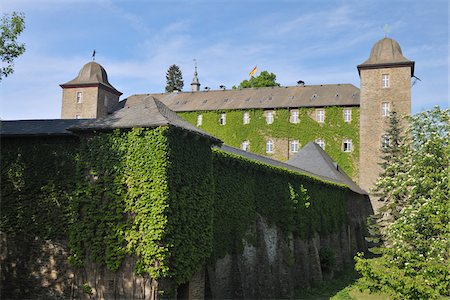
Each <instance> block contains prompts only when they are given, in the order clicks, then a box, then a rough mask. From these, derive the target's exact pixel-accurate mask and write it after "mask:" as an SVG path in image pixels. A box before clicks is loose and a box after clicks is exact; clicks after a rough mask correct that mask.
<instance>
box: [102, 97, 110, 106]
mask: <svg viewBox="0 0 450 300" xmlns="http://www.w3.org/2000/svg"><path fill="white" fill-rule="evenodd" d="M108 104H109V98H108V96H107V95H105V99H103V105H104V106H105V107H108Z"/></svg>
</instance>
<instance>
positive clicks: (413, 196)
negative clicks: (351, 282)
mask: <svg viewBox="0 0 450 300" xmlns="http://www.w3.org/2000/svg"><path fill="white" fill-rule="evenodd" d="M409 121H410V124H409V129H408V133H409V134H408V135H407V136H408V137H409V140H408V141H407V142H406V143H405V144H404V145H402V146H400V148H399V151H400V156H399V159H398V161H393V162H392V163H391V165H389V166H386V169H385V172H384V173H385V176H387V175H386V174H390V175H389V176H387V177H382V178H380V180H379V184H380V182H384V183H383V184H384V186H385V191H386V193H385V197H387V198H388V200H392V199H393V198H394V197H397V198H398V200H399V201H400V202H401V203H402V205H401V207H402V208H401V209H400V210H399V214H398V217H397V218H396V219H395V220H394V221H393V222H392V224H390V225H389V226H388V227H387V230H386V242H387V245H388V246H386V248H382V249H380V254H381V256H380V257H377V258H373V259H364V258H362V257H361V256H360V257H357V258H356V269H357V270H358V271H359V272H360V273H361V274H362V275H363V277H362V279H361V283H362V284H363V285H364V286H365V287H367V288H369V289H371V290H374V291H383V292H387V293H390V294H391V295H392V296H393V298H396V299H430V298H438V297H440V296H450V198H449V195H450V185H449V172H450V168H449V164H450V159H449V156H450V145H449V133H450V123H449V121H450V111H449V110H448V109H446V110H441V109H440V108H439V107H436V108H434V109H433V110H430V111H425V112H420V113H418V114H416V115H414V116H412V117H411V118H410V119H409ZM395 201H397V200H395Z"/></svg>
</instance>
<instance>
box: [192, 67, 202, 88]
mask: <svg viewBox="0 0 450 300" xmlns="http://www.w3.org/2000/svg"><path fill="white" fill-rule="evenodd" d="M194 61H195V60H194ZM197 75H198V74H197V62H195V71H194V78H192V83H191V90H192V91H193V92H198V91H200V81H199V80H198V77H197Z"/></svg>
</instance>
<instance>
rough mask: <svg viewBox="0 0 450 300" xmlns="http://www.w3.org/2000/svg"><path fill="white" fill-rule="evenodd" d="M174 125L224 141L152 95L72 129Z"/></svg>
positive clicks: (86, 129)
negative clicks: (184, 117)
mask: <svg viewBox="0 0 450 300" xmlns="http://www.w3.org/2000/svg"><path fill="white" fill-rule="evenodd" d="M158 126H174V127H178V128H181V129H184V130H187V131H190V132H192V133H194V134H197V135H200V136H202V137H205V138H207V139H209V140H212V141H213V142H214V143H222V141H221V140H219V139H218V138H216V137H213V136H212V135H210V134H208V133H206V132H204V131H203V130H201V129H199V128H197V127H195V126H193V125H192V124H190V123H188V122H187V121H185V120H183V119H182V118H181V117H179V116H178V115H177V114H176V113H175V112H173V111H172V110H170V109H169V108H168V107H167V106H165V105H164V104H163V103H162V102H161V101H158V100H157V99H155V98H154V97H152V96H148V97H146V98H144V99H142V100H141V101H140V102H139V103H137V104H136V105H133V106H128V105H127V106H125V107H124V108H122V109H119V110H116V111H115V112H113V113H112V114H110V115H107V116H105V117H103V118H99V119H89V120H85V121H84V122H82V123H80V124H77V125H74V126H71V127H70V128H69V130H71V131H110V130H113V129H116V128H123V129H128V128H134V127H146V128H148V127H150V128H152V127H158Z"/></svg>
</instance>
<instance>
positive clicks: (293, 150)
mask: <svg viewBox="0 0 450 300" xmlns="http://www.w3.org/2000/svg"><path fill="white" fill-rule="evenodd" d="M289 148H290V149H289V150H290V152H291V153H297V152H298V148H299V142H298V140H292V141H291V142H290V143H289Z"/></svg>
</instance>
